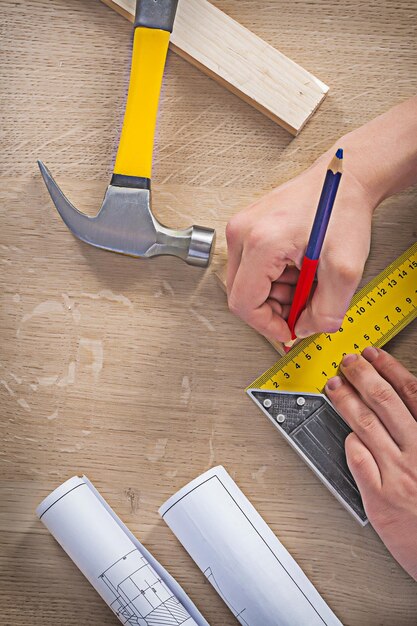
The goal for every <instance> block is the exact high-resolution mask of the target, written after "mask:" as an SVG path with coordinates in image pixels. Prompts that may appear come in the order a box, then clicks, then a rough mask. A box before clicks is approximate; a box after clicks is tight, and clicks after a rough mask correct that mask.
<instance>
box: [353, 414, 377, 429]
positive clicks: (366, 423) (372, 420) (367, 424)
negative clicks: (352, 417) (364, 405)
mask: <svg viewBox="0 0 417 626" xmlns="http://www.w3.org/2000/svg"><path fill="white" fill-rule="evenodd" d="M356 422H357V424H358V427H359V428H360V430H361V431H362V432H367V433H372V432H373V431H374V430H375V428H376V426H377V419H376V417H375V415H374V414H373V413H372V411H369V410H367V409H363V410H362V411H359V413H358V415H357V416H356Z"/></svg>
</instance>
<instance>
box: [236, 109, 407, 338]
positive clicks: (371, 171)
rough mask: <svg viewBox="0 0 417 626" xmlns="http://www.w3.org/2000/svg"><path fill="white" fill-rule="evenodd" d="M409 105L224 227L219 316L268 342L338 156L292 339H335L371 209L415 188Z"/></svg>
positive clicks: (359, 264)
mask: <svg viewBox="0 0 417 626" xmlns="http://www.w3.org/2000/svg"><path fill="white" fill-rule="evenodd" d="M416 134H417V97H415V98H411V99H410V100H407V101H406V102H403V103H402V104H400V105H398V106H396V107H394V108H393V109H391V110H390V111H388V112H387V113H385V114H384V115H381V116H380V117H378V118H376V119H375V120H372V121H371V122H369V123H367V124H365V126H362V127H361V128H358V129H357V130H355V131H353V132H351V133H349V134H348V135H345V136H344V137H343V138H342V139H340V140H338V141H337V143H336V144H335V145H334V147H333V148H331V149H330V150H329V151H328V152H327V153H326V154H324V155H323V156H322V157H320V158H319V159H318V160H317V161H316V162H315V163H314V164H313V165H312V166H311V167H310V168H309V169H308V170H306V171H305V172H303V173H302V174H301V175H299V176H297V177H296V178H294V179H293V180H291V181H289V182H287V183H285V184H284V185H281V186H280V187H278V188H277V189H274V190H273V191H272V192H271V193H269V194H268V195H266V196H264V197H263V198H261V199H260V200H257V201H256V202H254V203H253V204H251V205H250V206H249V207H247V208H246V209H244V210H243V211H241V212H240V213H238V214H236V215H235V216H233V217H232V219H231V220H230V221H229V223H228V225H227V228H226V237H227V246H228V266H227V293H228V301H229V307H230V309H231V311H233V312H234V313H236V315H238V316H239V317H241V318H242V319H243V320H244V321H245V322H247V323H248V324H249V325H250V326H253V328H255V329H256V330H257V331H259V332H260V333H262V334H263V335H265V336H266V337H268V338H269V339H273V340H279V341H282V342H284V343H285V342H288V341H289V340H290V339H291V333H290V330H289V327H288V324H287V322H286V320H287V318H288V313H289V310H290V306H291V302H292V299H293V295H294V287H295V284H296V283H297V278H298V273H299V272H298V270H299V268H300V267H301V263H302V259H303V255H304V253H305V251H306V246H307V242H308V237H309V234H310V230H311V226H312V223H313V219H314V215H315V211H316V208H317V203H318V200H319V197H320V193H321V189H322V186H323V181H324V177H325V173H326V169H327V166H328V164H329V162H330V160H331V158H332V157H333V155H334V154H335V152H336V150H337V148H339V147H341V148H343V149H344V159H343V176H342V180H341V183H340V187H339V191H338V194H337V197H336V201H335V205H334V208H333V213H332V216H331V219H330V223H329V227H328V231H327V234H326V238H325V241H324V245H323V249H322V251H321V255H320V261H319V265H318V270H317V283H316V285H315V289H314V292H313V294H312V297H311V299H310V301H309V303H308V305H307V308H306V309H305V310H304V311H303V313H302V314H301V315H300V317H299V319H298V322H297V324H296V326H295V334H296V335H297V337H300V338H302V337H307V336H309V335H311V334H314V333H316V332H336V331H337V330H338V329H339V327H340V325H341V323H342V320H343V317H344V315H345V313H346V311H347V309H348V307H349V304H350V300H351V298H352V296H353V294H354V292H355V291H356V288H357V286H358V284H359V282H360V280H361V277H362V272H363V268H364V265H365V261H366V259H367V256H368V252H369V246H370V239H371V221H372V214H373V211H374V209H375V208H376V207H377V206H378V204H379V203H380V202H381V201H382V200H383V199H384V198H387V197H388V196H390V195H392V194H393V193H396V192H398V191H401V190H402V189H405V188H406V187H408V186H409V185H410V184H412V183H413V182H416V181H417V143H416V141H415V137H416Z"/></svg>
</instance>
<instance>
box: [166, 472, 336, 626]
mask: <svg viewBox="0 0 417 626" xmlns="http://www.w3.org/2000/svg"><path fill="white" fill-rule="evenodd" d="M159 513H160V515H161V516H162V517H163V519H164V520H165V521H166V523H167V524H168V526H169V527H170V528H171V530H172V531H173V533H174V534H175V535H176V537H177V538H178V539H179V541H180V542H181V543H182V545H183V546H184V548H185V549H186V550H187V552H188V553H189V554H190V556H191V557H192V558H193V559H194V561H195V562H196V563H197V565H198V567H199V568H200V569H201V571H202V572H203V573H204V574H205V575H206V576H207V578H208V580H209V581H210V583H211V584H212V585H213V587H214V588H215V589H216V591H217V592H218V593H219V595H220V596H221V597H222V598H223V600H224V601H225V602H226V604H227V605H228V607H229V608H230V610H231V611H232V612H233V614H234V615H235V617H236V618H237V619H238V621H239V622H240V623H241V624H242V625H243V626H341V622H340V621H339V620H338V619H337V617H336V616H335V614H334V613H333V612H332V611H331V609H330V608H329V607H328V606H327V604H326V602H325V601H324V600H323V598H322V597H321V596H320V594H319V593H318V591H317V590H316V589H315V587H314V586H313V585H312V583H311V582H310V581H309V580H308V578H307V576H306V575H305V574H304V572H303V571H302V570H301V568H300V567H299V566H298V565H297V563H296V562H295V561H294V559H293V558H292V556H291V555H290V554H289V553H288V552H287V550H286V549H285V548H284V546H283V545H282V544H281V543H280V542H279V541H278V539H277V538H276V536H275V535H274V533H273V532H272V531H271V529H270V528H269V526H268V525H267V524H266V523H265V522H264V520H263V519H262V518H261V516H260V515H259V513H258V512H257V511H256V509H255V508H254V507H253V506H252V505H251V503H250V502H249V500H248V499H247V498H246V497H245V496H244V495H243V493H242V492H241V491H240V489H239V487H238V486H237V485H236V483H235V482H234V481H233V480H232V478H231V477H230V476H229V474H228V473H227V472H226V470H225V469H224V467H221V466H219V467H214V468H212V469H211V470H209V471H208V472H205V473H204V474H202V475H201V476H199V477H198V478H196V479H195V480H193V481H191V482H190V483H189V484H188V485H186V486H185V487H183V488H182V489H180V491H178V493H176V494H175V495H174V496H172V497H171V498H169V500H167V502H165V504H163V505H162V506H161V508H160V509H159Z"/></svg>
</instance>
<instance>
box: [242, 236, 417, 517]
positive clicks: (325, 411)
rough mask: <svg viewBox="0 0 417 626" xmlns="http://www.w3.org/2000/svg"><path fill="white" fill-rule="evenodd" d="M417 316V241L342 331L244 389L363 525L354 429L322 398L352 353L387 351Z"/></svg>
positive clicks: (357, 302)
mask: <svg viewBox="0 0 417 626" xmlns="http://www.w3.org/2000/svg"><path fill="white" fill-rule="evenodd" d="M416 316H417V242H416V243H414V244H413V245H412V246H411V247H410V248H409V249H408V250H406V251H405V252H404V253H403V254H402V255H401V256H400V257H399V258H398V259H396V260H395V261H394V262H393V263H391V265H389V266H388V267H387V268H386V269H385V270H384V271H383V272H382V273H381V274H379V275H378V276H377V277H376V278H374V279H373V280H372V281H371V282H370V283H368V284H367V285H365V287H363V288H362V289H361V290H360V291H359V292H358V293H357V294H356V295H355V296H354V298H353V299H352V302H351V306H350V308H349V310H348V312H347V313H346V316H345V318H344V321H343V323H342V326H341V327H340V328H339V331H338V332H336V333H334V334H328V333H322V334H317V335H313V336H312V337H307V338H306V339H303V340H302V341H301V342H300V343H298V344H297V345H295V346H294V348H293V349H292V350H291V352H290V353H288V354H286V355H285V356H284V357H282V358H281V359H280V360H279V361H278V362H277V363H275V365H273V366H272V367H271V368H270V369H269V370H268V371H266V372H265V373H264V374H262V376H260V377H259V378H257V379H256V380H255V381H254V382H253V383H252V384H251V385H249V387H248V388H247V390H246V391H247V393H248V394H249V396H250V397H251V398H252V400H253V401H254V402H255V403H256V404H257V405H258V406H259V407H260V408H261V410H262V411H263V412H264V413H265V414H266V415H267V417H268V418H269V419H270V420H271V422H272V423H273V424H274V425H275V427H276V428H277V429H278V430H279V431H280V433H281V434H282V435H283V436H284V437H285V439H287V441H288V443H289V444H290V445H291V446H292V447H293V448H294V449H295V450H296V452H297V453H298V454H299V455H300V456H301V457H302V458H303V459H304V461H305V462H306V463H307V464H308V465H309V466H310V467H311V469H313V471H314V472H315V473H316V474H317V476H318V477H319V478H320V480H322V482H323V483H324V484H325V485H326V486H327V487H328V488H329V489H330V491H331V492H332V493H333V494H334V495H335V496H336V497H337V498H338V500H339V501H340V502H341V503H342V504H343V505H344V506H345V507H346V508H347V509H348V510H349V512H350V513H352V514H353V515H354V517H355V518H356V519H357V520H358V521H359V522H360V523H361V524H362V525H364V524H366V523H367V518H366V514H365V511H364V508H363V505H362V501H361V497H360V494H359V490H358V488H357V486H356V484H355V482H354V480H353V477H352V475H351V473H350V471H349V469H348V467H347V464H346V458H345V452H344V441H345V439H346V437H347V435H348V434H349V432H350V428H349V427H348V426H347V424H346V423H345V422H344V420H343V419H342V417H341V416H340V415H339V414H338V413H337V411H336V409H335V408H334V407H333V405H332V404H331V402H330V401H329V400H328V399H327V398H326V397H325V396H324V395H323V393H322V391H323V388H324V386H325V384H326V382H327V380H328V379H329V378H331V377H332V376H334V375H335V374H336V373H337V370H338V368H339V365H340V362H341V360H342V358H343V357H344V356H345V355H346V354H348V353H352V352H354V353H359V352H362V350H364V348H366V347H367V346H375V347H381V346H383V345H384V344H385V343H387V342H388V341H389V340H390V339H392V338H393V337H394V336H395V335H396V334H398V333H399V332H400V331H401V330H402V329H403V328H405V326H407V325H408V324H409V323H410V322H411V321H412V320H413V319H415V317H416Z"/></svg>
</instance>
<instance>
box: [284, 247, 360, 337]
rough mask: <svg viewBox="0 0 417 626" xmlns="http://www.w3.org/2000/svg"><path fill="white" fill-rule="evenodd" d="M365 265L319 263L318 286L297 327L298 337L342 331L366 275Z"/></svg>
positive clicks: (323, 261) (324, 261) (334, 262)
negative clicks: (362, 278)
mask: <svg viewBox="0 0 417 626" xmlns="http://www.w3.org/2000/svg"><path fill="white" fill-rule="evenodd" d="M362 270H363V266H359V265H357V266H356V265H355V264H353V263H350V264H349V263H347V262H346V261H343V262H338V261H336V260H335V261H333V262H328V261H327V260H326V259H325V258H323V259H321V260H320V262H319V266H318V270H317V287H316V289H315V291H314V294H313V297H312V298H311V300H310V302H309V303H308V305H307V307H306V309H305V310H304V311H303V312H302V313H301V315H300V317H299V319H298V322H297V323H296V325H295V329H294V330H295V334H296V335H297V337H300V338H303V337H309V336H310V335H313V334H314V333H323V332H326V333H335V332H336V331H338V330H339V328H340V326H341V324H342V322H343V318H344V316H345V313H346V311H347V309H348V307H349V304H350V301H351V299H352V296H353V294H354V293H355V290H356V288H357V286H358V284H359V281H360V279H361V276H362Z"/></svg>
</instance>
